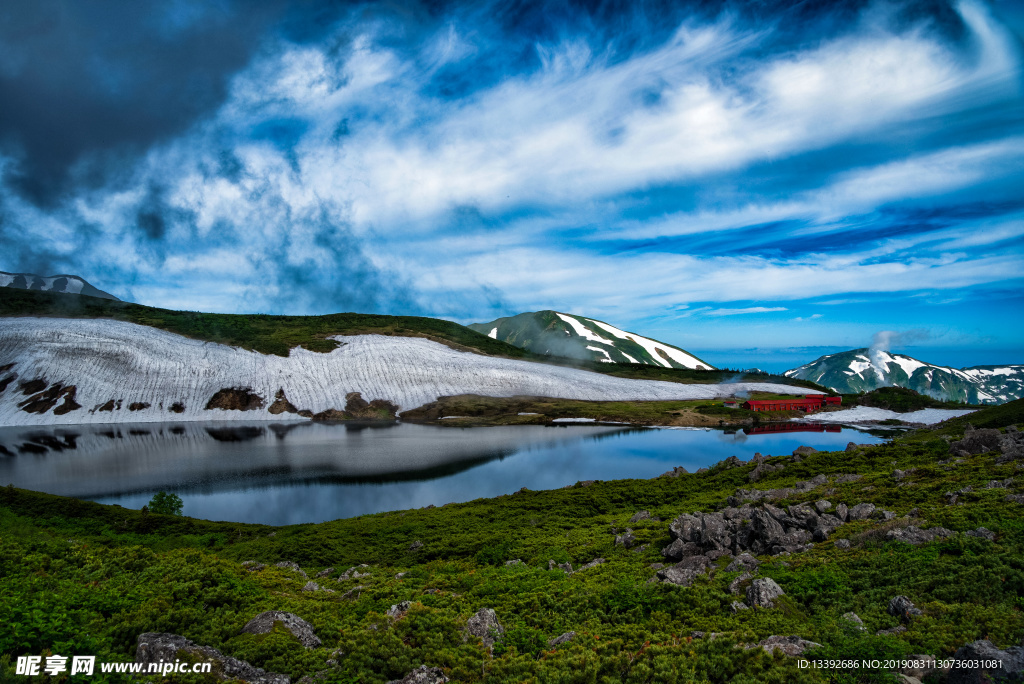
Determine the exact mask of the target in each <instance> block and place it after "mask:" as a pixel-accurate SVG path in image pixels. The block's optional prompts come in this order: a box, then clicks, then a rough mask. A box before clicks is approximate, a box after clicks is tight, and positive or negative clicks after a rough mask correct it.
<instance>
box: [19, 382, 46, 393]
mask: <svg viewBox="0 0 1024 684" xmlns="http://www.w3.org/2000/svg"><path fill="white" fill-rule="evenodd" d="M47 384H48V383H47V382H46V379H45V378H36V379H35V380H29V381H28V382H23V383H21V384H20V385H18V389H20V390H21V393H22V394H24V395H25V396H28V395H30V394H38V393H39V392H42V391H43V390H44V389H46V385H47Z"/></svg>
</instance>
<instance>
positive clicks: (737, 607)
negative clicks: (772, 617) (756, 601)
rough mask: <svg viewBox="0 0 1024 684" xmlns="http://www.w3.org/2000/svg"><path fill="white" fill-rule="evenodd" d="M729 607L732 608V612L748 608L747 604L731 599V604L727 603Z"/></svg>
mask: <svg viewBox="0 0 1024 684" xmlns="http://www.w3.org/2000/svg"><path fill="white" fill-rule="evenodd" d="M729 609H730V610H732V612H734V613H738V612H740V611H741V610H749V608H748V607H747V604H745V603H740V602H739V601H733V602H732V603H731V604H729Z"/></svg>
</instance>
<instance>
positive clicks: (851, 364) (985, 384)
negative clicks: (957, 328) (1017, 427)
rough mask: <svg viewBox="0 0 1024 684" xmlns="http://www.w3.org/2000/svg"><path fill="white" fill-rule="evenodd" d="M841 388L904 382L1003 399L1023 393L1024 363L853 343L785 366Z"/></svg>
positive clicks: (938, 395) (943, 395)
mask: <svg viewBox="0 0 1024 684" xmlns="http://www.w3.org/2000/svg"><path fill="white" fill-rule="evenodd" d="M785 375H786V376H787V377H790V378H799V379H801V380H811V381H813V382H817V383H819V384H822V385H825V386H826V387H831V388H832V389H834V390H835V391H837V392H846V393H854V392H866V391H871V390H873V389H877V388H879V387H891V386H896V387H906V388H908V389H912V390H914V391H916V392H919V393H921V394H925V395H928V396H930V397H933V398H935V399H940V400H942V401H962V402H967V403H970V404H1003V403H1006V402H1008V401H1013V400H1014V399H1020V398H1021V397H1022V396H1024V365H1007V366H974V367H971V368H959V369H958V368H950V367H948V366H937V365H935V364H931V363H926V362H924V361H919V360H918V359H915V358H913V357H910V356H906V355H904V354H893V353H890V352H887V351H883V350H878V349H854V350H852V351H847V352H841V353H838V354H830V355H828V356H822V357H821V358H819V359H816V360H815V361H812V362H811V363H808V364H806V365H804V366H800V367H799V368H794V369H792V370H788V371H786V373H785Z"/></svg>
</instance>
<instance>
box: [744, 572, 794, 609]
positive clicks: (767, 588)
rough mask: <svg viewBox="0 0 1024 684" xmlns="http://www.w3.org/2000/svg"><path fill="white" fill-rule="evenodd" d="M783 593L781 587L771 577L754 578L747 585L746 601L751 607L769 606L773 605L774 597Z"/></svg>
mask: <svg viewBox="0 0 1024 684" xmlns="http://www.w3.org/2000/svg"><path fill="white" fill-rule="evenodd" d="M784 595H785V593H784V592H783V591H782V587H780V586H779V585H778V584H776V583H775V580H773V579H771V578H763V579H756V580H754V581H753V582H751V583H750V586H749V587H747V603H749V604H750V605H751V607H754V606H756V607H758V608H771V607H773V606H774V605H775V603H774V602H775V599H777V598H779V597H780V596H784Z"/></svg>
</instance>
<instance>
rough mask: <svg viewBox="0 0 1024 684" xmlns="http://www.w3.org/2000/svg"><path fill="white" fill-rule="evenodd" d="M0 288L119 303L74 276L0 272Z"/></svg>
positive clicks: (115, 298) (114, 298) (113, 297)
mask: <svg viewBox="0 0 1024 684" xmlns="http://www.w3.org/2000/svg"><path fill="white" fill-rule="evenodd" d="M0 287H13V288H17V289H19V290H37V291H40V292H63V293H65V294H78V295H87V296H89V297H100V298H102V299H113V300H114V301H117V302H119V301H121V300H120V299H118V298H117V297H115V296H114V295H112V294H110V293H109V292H104V291H103V290H100V289H97V288H95V287H93V286H92V285H90V284H89V283H88V282H86V280H85V278H79V277H78V276H76V275H52V276H45V277H44V276H38V275H36V274H34V273H6V272H4V271H0Z"/></svg>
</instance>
